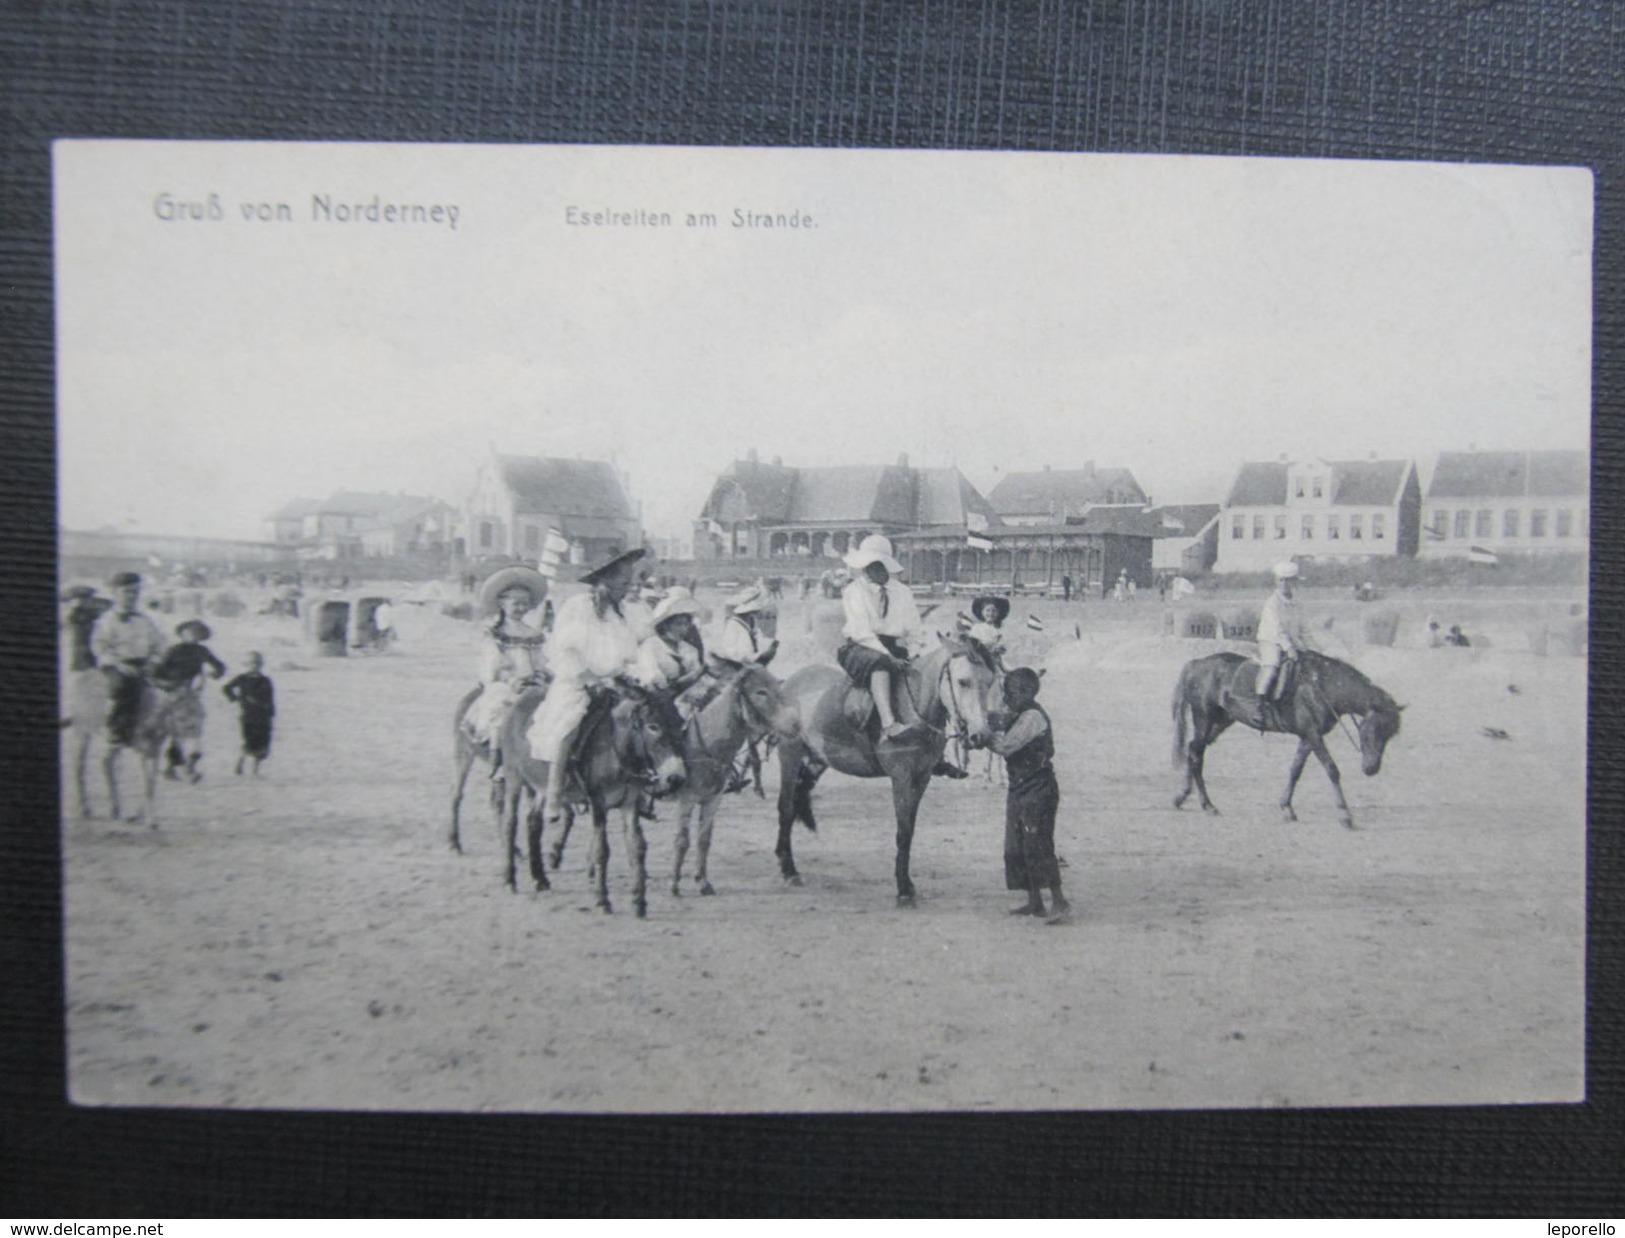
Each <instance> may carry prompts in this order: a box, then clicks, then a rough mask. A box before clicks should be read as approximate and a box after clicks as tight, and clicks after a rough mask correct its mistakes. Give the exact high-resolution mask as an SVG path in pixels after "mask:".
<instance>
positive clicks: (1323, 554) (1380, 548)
mask: <svg viewBox="0 0 1625 1238" xmlns="http://www.w3.org/2000/svg"><path fill="white" fill-rule="evenodd" d="M1421 526H1422V491H1421V486H1420V484H1419V483H1418V481H1417V477H1416V465H1415V464H1414V463H1413V462H1412V461H1410V460H1399V459H1393V460H1378V459H1375V458H1373V459H1369V460H1324V459H1321V458H1319V457H1309V458H1307V459H1299V460H1289V459H1287V458H1285V457H1283V458H1281V459H1279V460H1272V461H1260V462H1252V463H1247V464H1243V465H1242V466H1241V468H1240V469H1239V470H1238V471H1237V473H1236V479H1235V481H1234V482H1233V483H1232V484H1231V486H1230V492H1229V494H1228V495H1226V497H1225V501H1224V510H1223V512H1222V513H1221V514H1220V519H1219V553H1218V558H1217V561H1216V562H1215V564H1214V569H1215V570H1216V571H1220V572H1257V571H1266V570H1268V569H1269V568H1270V567H1271V566H1273V565H1274V564H1276V563H1279V562H1280V561H1282V560H1283V559H1289V558H1291V559H1309V560H1333V561H1349V560H1359V559H1370V558H1376V557H1400V558H1410V557H1412V556H1414V555H1415V554H1416V551H1417V545H1418V542H1419V540H1420V536H1421Z"/></svg>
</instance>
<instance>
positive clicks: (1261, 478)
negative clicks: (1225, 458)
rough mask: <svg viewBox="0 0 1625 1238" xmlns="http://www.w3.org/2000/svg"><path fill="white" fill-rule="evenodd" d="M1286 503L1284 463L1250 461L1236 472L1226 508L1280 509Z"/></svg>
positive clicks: (1225, 503) (1226, 500)
mask: <svg viewBox="0 0 1625 1238" xmlns="http://www.w3.org/2000/svg"><path fill="white" fill-rule="evenodd" d="M1285 503H1286V464H1285V462H1284V461H1280V462H1278V461H1275V460H1264V461H1249V462H1248V463H1246V464H1244V465H1242V466H1241V467H1240V468H1239V469H1237V470H1236V480H1235V481H1234V482H1232V483H1231V484H1230V494H1229V496H1228V497H1227V498H1226V499H1225V501H1224V505H1225V506H1226V507H1280V506H1282V505H1284V504H1285Z"/></svg>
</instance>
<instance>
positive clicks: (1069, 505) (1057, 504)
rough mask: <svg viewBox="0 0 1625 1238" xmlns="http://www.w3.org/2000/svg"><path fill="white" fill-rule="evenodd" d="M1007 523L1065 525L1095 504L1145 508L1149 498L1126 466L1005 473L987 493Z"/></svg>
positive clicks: (1087, 466) (1093, 465)
mask: <svg viewBox="0 0 1625 1238" xmlns="http://www.w3.org/2000/svg"><path fill="white" fill-rule="evenodd" d="M987 501H988V502H989V503H991V504H992V505H993V510H994V511H995V512H997V513H998V515H999V519H1001V520H1002V521H1004V523H1005V524H1062V523H1065V522H1066V520H1067V519H1068V518H1069V517H1073V516H1081V515H1083V514H1084V513H1085V512H1087V511H1088V510H1089V509H1090V508H1092V507H1113V506H1118V505H1124V506H1133V507H1144V506H1145V505H1146V503H1147V502H1149V499H1148V498H1147V496H1146V493H1145V491H1144V490H1142V489H1140V483H1139V482H1137V481H1135V480H1134V474H1133V473H1131V472H1129V471H1128V470H1127V469H1120V468H1109V469H1097V468H1096V467H1095V462H1094V461H1093V460H1091V461H1089V462H1088V463H1087V464H1085V465H1084V466H1083V467H1082V468H1081V469H1055V468H1050V467H1048V466H1046V467H1044V468H1043V469H1040V470H1039V471H1037V472H1034V473H1006V474H1005V475H1004V476H1003V477H1001V478H1000V479H999V484H998V485H996V486H994V487H993V492H992V493H991V494H989V495H988V496H987Z"/></svg>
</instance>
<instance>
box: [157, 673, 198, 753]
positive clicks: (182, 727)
mask: <svg viewBox="0 0 1625 1238" xmlns="http://www.w3.org/2000/svg"><path fill="white" fill-rule="evenodd" d="M163 697H164V701H163V705H162V706H161V707H160V712H159V717H160V719H162V721H163V724H164V725H165V726H166V727H167V728H168V730H169V734H170V735H172V736H173V737H174V738H176V739H180V740H188V739H202V738H203V696H202V694H201V693H199V692H198V691H197V689H195V688H193V687H192V685H191V684H183V685H182V686H181V687H179V688H168V689H165V690H163Z"/></svg>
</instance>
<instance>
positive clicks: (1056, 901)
mask: <svg viewBox="0 0 1625 1238" xmlns="http://www.w3.org/2000/svg"><path fill="white" fill-rule="evenodd" d="M1044 923H1045V924H1071V923H1072V904H1071V903H1069V902H1067V901H1066V899H1065V898H1063V897H1062V896H1061V888H1060V887H1059V886H1056V887H1054V888H1053V889H1052V890H1051V891H1050V915H1049V919H1047V920H1045V921H1044Z"/></svg>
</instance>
